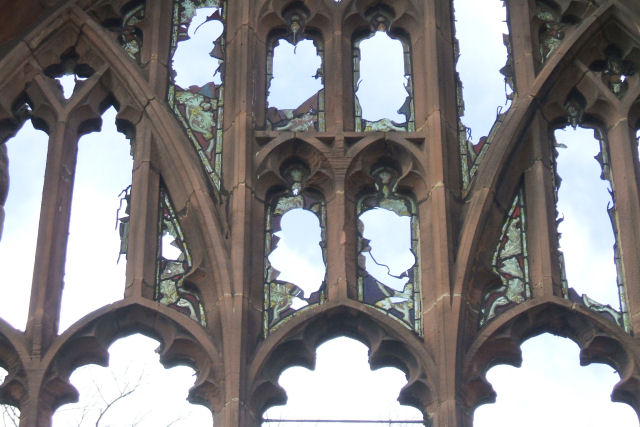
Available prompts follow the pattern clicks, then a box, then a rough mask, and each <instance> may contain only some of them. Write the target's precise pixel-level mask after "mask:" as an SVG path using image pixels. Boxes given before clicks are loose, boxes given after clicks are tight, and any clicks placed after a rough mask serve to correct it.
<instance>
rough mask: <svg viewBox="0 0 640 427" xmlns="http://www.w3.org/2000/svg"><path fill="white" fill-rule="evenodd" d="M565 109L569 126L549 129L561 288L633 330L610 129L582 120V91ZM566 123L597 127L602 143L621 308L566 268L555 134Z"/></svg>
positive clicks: (574, 299)
mask: <svg viewBox="0 0 640 427" xmlns="http://www.w3.org/2000/svg"><path fill="white" fill-rule="evenodd" d="M565 109H566V110H567V111H568V113H569V120H568V123H566V124H565V126H556V127H552V128H550V130H549V141H550V144H551V150H550V152H551V165H552V168H553V170H552V183H553V188H554V211H555V218H556V229H555V231H556V235H557V238H556V241H557V254H558V258H557V259H558V265H559V269H560V275H561V289H562V294H563V297H564V298H565V299H568V300H570V301H572V302H574V303H577V304H580V305H583V306H585V307H587V308H588V309H590V310H591V311H593V312H595V313H597V314H600V315H601V316H602V317H604V318H606V319H609V320H611V321H612V322H614V323H616V324H617V325H618V326H620V327H622V328H623V329H624V330H625V331H627V332H628V331H630V330H631V319H629V310H628V307H627V297H626V288H625V284H624V283H623V277H624V276H623V274H622V254H621V252H620V244H619V242H620V236H619V233H618V224H617V215H616V195H615V193H616V191H615V185H614V182H613V179H612V176H611V166H610V163H609V156H610V154H609V143H608V139H607V137H606V133H605V132H604V131H603V130H602V128H601V127H600V126H597V125H596V126H589V125H587V124H584V123H582V107H581V95H580V94H579V93H577V92H572V93H571V94H570V95H569V97H568V100H567V102H566V104H565ZM566 125H571V126H572V127H573V128H574V129H576V128H577V126H578V125H579V126H580V127H582V128H584V129H589V130H593V133H594V135H593V137H594V139H596V140H597V141H598V144H599V146H600V153H599V154H598V155H597V156H596V158H595V159H596V160H597V161H598V163H600V166H601V171H602V173H601V175H600V178H601V179H602V180H604V181H606V182H608V183H609V186H610V188H611V190H610V191H611V201H612V205H611V207H609V208H608V215H609V218H610V220H611V227H612V231H613V237H614V246H613V256H614V259H613V261H614V263H615V267H616V286H617V288H618V289H617V291H618V296H619V301H620V310H618V309H616V308H614V307H611V306H610V305H608V304H601V303H599V302H598V301H595V300H593V299H591V298H589V296H588V295H587V294H583V295H578V292H577V291H576V290H575V289H573V288H572V287H571V286H570V284H569V282H568V280H567V276H566V268H565V260H564V253H563V252H562V250H561V249H560V232H559V229H558V225H559V222H558V221H557V218H558V191H559V189H560V182H561V180H562V177H560V175H559V174H558V170H557V168H558V156H559V152H558V147H559V144H558V142H557V141H556V138H555V132H556V131H557V130H560V129H563V128H566Z"/></svg>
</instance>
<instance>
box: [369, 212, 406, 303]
mask: <svg viewBox="0 0 640 427" xmlns="http://www.w3.org/2000/svg"><path fill="white" fill-rule="evenodd" d="M359 220H360V221H361V222H362V226H363V231H362V237H364V238H365V239H366V240H367V242H368V245H367V247H366V248H365V249H364V250H363V251H362V252H361V254H362V255H363V256H364V259H365V270H366V271H367V273H369V274H370V275H372V276H373V277H374V278H375V279H376V280H377V281H379V282H381V283H383V284H384V285H385V286H388V287H390V288H391V289H393V290H395V291H399V292H401V291H403V290H404V287H405V285H406V284H407V282H408V281H409V275H408V271H409V270H410V269H411V268H412V267H413V266H414V265H415V263H416V257H415V255H414V254H413V252H411V217H410V216H402V215H398V214H397V213H395V212H393V211H390V210H387V209H384V208H379V207H377V208H374V209H371V210H368V211H365V212H363V213H362V214H361V215H360V217H359ZM396 299H398V298H397V297H396Z"/></svg>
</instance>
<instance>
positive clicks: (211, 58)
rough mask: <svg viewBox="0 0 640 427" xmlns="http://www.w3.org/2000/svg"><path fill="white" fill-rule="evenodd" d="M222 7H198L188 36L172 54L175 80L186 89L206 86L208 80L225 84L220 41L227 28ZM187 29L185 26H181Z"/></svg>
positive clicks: (189, 26) (217, 83) (187, 30)
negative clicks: (218, 44)
mask: <svg viewBox="0 0 640 427" xmlns="http://www.w3.org/2000/svg"><path fill="white" fill-rule="evenodd" d="M221 11H222V9H221V8H216V7H203V8H199V9H196V10H195V12H192V13H194V15H193V18H191V21H190V23H189V24H188V26H187V27H186V35H184V36H183V37H185V38H184V39H181V40H180V41H178V43H177V47H176V51H175V53H174V55H173V71H174V73H175V76H174V82H175V84H176V85H178V86H180V87H181V88H183V89H187V88H189V87H190V86H204V85H205V84H207V83H210V82H212V83H214V84H216V85H220V84H222V70H221V68H220V65H221V62H220V59H221V58H219V57H218V56H219V54H218V50H219V49H220V47H219V46H217V45H216V44H217V43H221V41H220V36H221V35H222V33H223V31H224V25H223V24H222V21H221V16H220V13H221ZM181 30H183V31H184V29H182V28H181Z"/></svg>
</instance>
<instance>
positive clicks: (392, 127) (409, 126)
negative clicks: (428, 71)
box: [353, 22, 415, 132]
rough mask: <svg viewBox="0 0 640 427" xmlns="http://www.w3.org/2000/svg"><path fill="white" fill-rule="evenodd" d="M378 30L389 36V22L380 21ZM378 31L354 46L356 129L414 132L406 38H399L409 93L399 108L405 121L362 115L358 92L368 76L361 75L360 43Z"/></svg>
mask: <svg viewBox="0 0 640 427" xmlns="http://www.w3.org/2000/svg"><path fill="white" fill-rule="evenodd" d="M375 29H376V30H377V31H384V32H385V34H387V36H388V29H389V23H388V22H386V23H380V24H379V25H378V26H377V27H375ZM375 34H376V33H375V32H373V33H371V34H370V35H369V36H367V37H365V38H362V39H360V40H357V41H356V42H355V44H354V46H353V98H354V113H355V131H356V132H370V131H372V132H375V131H381V132H386V131H406V132H413V131H415V118H414V108H413V78H412V75H411V70H412V65H411V47H410V45H409V42H408V41H406V40H404V39H403V38H398V40H399V41H400V42H401V43H402V49H403V57H404V78H405V83H404V90H405V91H406V93H407V96H406V98H405V100H404V103H403V104H402V106H401V107H400V108H399V109H398V114H401V115H403V116H404V117H405V121H404V122H403V123H397V122H394V121H393V120H391V119H388V118H382V119H380V120H376V121H369V120H366V119H364V118H363V117H362V105H361V104H360V100H359V99H358V96H357V95H356V93H357V92H358V91H359V87H360V84H361V83H362V82H363V81H364V79H365V78H367V76H362V75H361V69H360V68H361V67H360V62H361V58H362V52H361V46H360V44H361V43H362V42H363V41H364V40H367V39H370V38H371V37H373V36H374V35H375Z"/></svg>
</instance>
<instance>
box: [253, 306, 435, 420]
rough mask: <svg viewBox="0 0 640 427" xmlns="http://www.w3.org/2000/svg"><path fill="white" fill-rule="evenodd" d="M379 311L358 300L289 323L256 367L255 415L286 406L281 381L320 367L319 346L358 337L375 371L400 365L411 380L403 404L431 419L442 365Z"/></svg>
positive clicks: (260, 354) (318, 309)
mask: <svg viewBox="0 0 640 427" xmlns="http://www.w3.org/2000/svg"><path fill="white" fill-rule="evenodd" d="M396 323H397V322H395V321H391V320H389V319H388V317H387V316H384V315H383V314H381V313H379V312H377V311H376V310H375V309H372V308H369V307H366V306H364V305H362V304H359V303H357V302H355V301H343V302H340V303H337V304H336V303H327V304H325V305H322V306H317V307H314V308H313V309H311V310H309V311H307V312H305V313H304V314H303V315H302V316H298V317H296V318H294V319H292V320H291V321H289V322H287V324H286V325H285V326H283V327H282V328H280V329H279V330H278V331H276V332H275V333H274V334H272V335H270V336H269V338H267V339H266V340H265V341H264V342H263V343H262V345H261V346H260V347H259V348H258V350H257V353H256V355H255V357H254V358H253V361H252V363H251V366H250V370H249V372H250V374H249V375H250V378H251V382H250V384H251V386H250V394H249V396H250V397H249V403H250V406H251V408H250V409H251V411H252V412H253V413H254V414H255V415H256V417H257V418H260V416H261V414H262V413H263V412H264V411H265V410H266V409H267V408H268V407H269V406H273V405H275V404H284V403H285V402H286V393H285V391H284V390H283V389H282V388H281V387H280V386H279V385H278V377H279V376H280V374H281V373H282V371H284V370H285V369H286V368H288V367H291V366H304V367H306V368H308V369H313V368H314V366H315V354H316V348H317V347H318V346H319V345H320V344H322V343H323V342H325V341H328V340H329V339H331V338H335V337H338V336H342V335H344V336H347V337H349V338H353V339H356V340H358V341H360V342H362V343H363V344H365V345H366V346H368V347H369V349H370V352H369V363H370V365H371V367H372V368H373V369H376V368H381V367H394V368H397V369H400V370H401V371H403V372H404V373H405V375H406V376H407V381H408V383H407V385H406V386H405V387H404V388H403V389H402V391H401V392H400V396H399V398H398V400H399V401H400V403H401V404H403V405H409V406H413V407H415V408H417V409H419V410H420V411H422V413H423V414H425V418H428V415H427V414H428V413H429V412H430V411H429V408H430V407H431V405H433V404H435V401H434V397H435V396H436V395H437V391H436V389H437V384H438V382H437V379H436V375H437V374H436V370H435V368H436V366H435V362H434V359H433V358H432V356H431V355H430V354H429V353H428V352H427V351H425V349H424V346H423V344H422V342H421V341H420V340H419V339H417V338H411V339H407V338H403V337H406V335H405V334H404V333H403V332H404V328H403V327H402V326H399V325H397V324H396Z"/></svg>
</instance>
